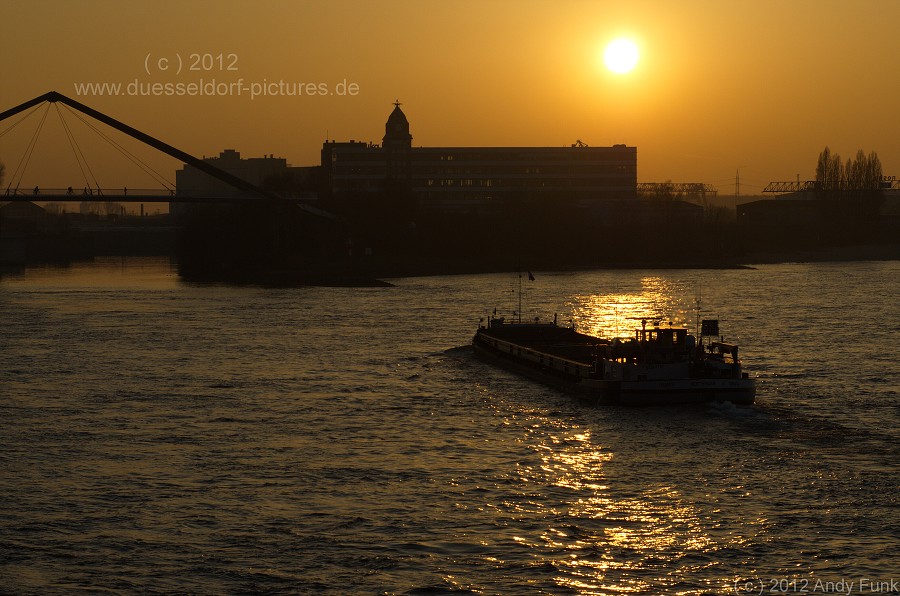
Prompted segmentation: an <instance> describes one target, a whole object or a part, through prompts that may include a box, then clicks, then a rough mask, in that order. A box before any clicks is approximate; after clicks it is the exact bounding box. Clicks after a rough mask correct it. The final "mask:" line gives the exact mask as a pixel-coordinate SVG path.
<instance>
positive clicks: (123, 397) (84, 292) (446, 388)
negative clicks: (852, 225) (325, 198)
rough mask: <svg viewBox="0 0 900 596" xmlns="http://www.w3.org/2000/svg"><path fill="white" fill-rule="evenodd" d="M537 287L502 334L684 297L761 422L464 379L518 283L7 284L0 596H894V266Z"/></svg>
mask: <svg viewBox="0 0 900 596" xmlns="http://www.w3.org/2000/svg"><path fill="white" fill-rule="evenodd" d="M533 273H534V277H535V278H536V279H535V281H528V280H527V277H526V278H525V279H524V280H523V281H522V287H523V293H522V300H523V311H524V312H525V313H526V316H528V317H531V316H542V317H545V318H550V317H552V316H553V314H554V313H557V314H558V316H559V319H560V320H561V321H568V320H572V321H573V322H574V323H575V324H576V325H577V326H578V327H579V329H583V330H588V331H593V332H596V333H604V334H616V333H617V332H618V334H620V335H621V334H625V333H627V332H628V329H629V328H631V327H634V326H635V325H637V324H639V321H638V320H637V319H640V318H642V317H664V318H670V319H673V320H676V321H683V322H687V323H688V324H690V325H693V324H694V323H693V321H694V317H695V314H694V311H693V310H692V309H693V308H694V306H695V304H696V299H697V298H698V297H701V298H702V308H703V312H704V316H718V317H719V318H720V320H721V330H722V332H723V333H724V334H725V336H726V339H728V340H733V341H735V342H737V343H738V344H739V345H740V346H741V354H742V358H743V360H744V367H745V370H746V371H748V372H749V373H750V374H751V376H753V377H756V378H757V379H758V396H757V403H756V404H755V405H753V406H749V407H735V406H732V405H730V404H724V405H704V406H693V407H680V408H639V409H627V408H620V407H613V406H602V407H588V406H585V405H582V404H580V403H578V402H577V401H575V400H574V399H572V398H571V397H570V396H568V395H565V394H562V393H559V392H557V391H556V390H554V389H550V388H547V387H544V386H541V385H538V384H535V383H533V382H531V381H528V380H524V379H521V378H519V377H517V376H515V375H513V374H511V373H508V372H505V371H500V370H496V369H494V368H491V367H490V366H487V365H485V364H483V363H481V362H479V361H477V360H475V359H474V357H473V356H472V354H471V352H470V349H469V347H468V345H469V342H470V341H471V336H472V333H473V332H474V330H475V328H476V326H477V325H478V322H479V318H481V317H486V316H487V315H488V314H489V313H490V312H492V311H493V309H494V308H495V307H496V308H497V309H498V312H507V313H508V312H510V311H512V310H514V309H517V308H518V306H517V302H518V285H519V279H518V277H517V276H516V275H515V274H484V275H460V276H445V277H418V278H403V279H393V280H390V281H391V282H392V283H393V284H394V287H389V288H319V287H308V288H279V289H267V288H260V287H232V286H225V285H197V284H188V283H184V282H182V281H181V280H180V279H179V277H178V275H177V274H176V272H175V270H174V268H173V267H172V266H170V264H169V263H168V262H166V261H165V260H158V259H128V260H100V261H97V262H94V263H86V264H78V265H75V266H73V267H70V268H64V269H55V268H36V269H30V270H28V271H27V272H26V273H24V274H23V275H18V276H6V277H4V278H2V280H0V332H2V335H0V395H2V400H0V412H2V417H3V425H2V428H0V470H2V474H0V499H2V503H3V507H2V509H0V535H2V539H0V584H2V585H3V586H6V587H5V588H3V589H0V591H3V590H7V591H9V592H10V593H15V594H46V593H60V594H62V593H66V594H68V593H79V592H90V593H93V592H113V593H131V592H138V591H140V592H153V593H155V592H166V593H196V594H224V593H250V592H263V593H286V594H306V593H309V594H319V593H333V594H443V593H473V594H663V593H666V594H675V593H679V594H698V595H699V594H735V593H737V594H744V593H754V594H758V593H761V590H763V592H762V593H784V592H788V591H790V590H791V589H792V588H793V590H794V592H799V591H800V589H801V588H805V589H806V590H807V592H808V593H814V588H817V587H820V588H824V587H827V585H828V584H827V582H833V583H832V584H831V585H832V586H836V585H837V584H836V583H834V582H838V581H845V582H847V584H849V583H850V582H854V583H853V584H852V585H853V586H855V588H854V589H855V590H857V591H856V592H854V593H864V589H865V586H866V585H869V586H871V585H875V586H878V587H881V588H884V590H882V591H881V592H880V593H898V592H897V591H894V592H891V591H890V590H898V589H900V555H898V552H900V549H898V546H900V516H898V515H897V511H898V506H900V472H898V462H900V395H898V394H900V366H898V351H900V347H898V343H897V338H898V336H900V308H898V295H900V262H897V261H883V262H858V263H815V264H783V265H760V266H757V267H755V268H752V269H735V270H653V271H586V272H574V273H554V272H543V271H535V272H533ZM865 581H868V582H870V583H869V584H865V583H863V582H865ZM891 581H893V582H894V583H893V584H890V583H889V582H891ZM773 589H775V590H776V591H775V592H772V591H771V590H773ZM819 591H824V590H819ZM845 593H846V592H845ZM865 593H872V592H871V591H868V592H865Z"/></svg>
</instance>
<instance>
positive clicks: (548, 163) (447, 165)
mask: <svg viewBox="0 0 900 596" xmlns="http://www.w3.org/2000/svg"><path fill="white" fill-rule="evenodd" d="M400 105H401V104H400V103H399V102H395V103H394V109H393V111H392V112H391V114H390V116H388V119H387V122H386V123H385V132H384V136H383V137H382V143H381V145H378V144H375V143H371V142H360V141H353V140H351V141H348V142H335V141H332V140H328V141H326V142H325V143H324V144H323V145H322V155H321V168H322V177H321V179H322V187H321V195H320V196H322V197H323V198H327V199H329V200H331V201H334V202H335V203H340V202H342V201H350V200H355V201H375V200H378V198H379V197H383V196H385V195H394V194H398V193H400V194H402V193H406V194H408V195H409V196H410V197H411V198H412V199H413V200H414V202H415V205H416V207H417V208H418V209H419V210H420V211H432V212H490V211H492V210H494V209H504V208H508V207H509V206H510V205H511V202H512V204H514V203H515V202H516V201H536V202H542V203H543V202H554V203H557V204H559V205H560V206H566V207H577V208H587V209H591V208H601V209H603V208H604V204H608V203H609V202H611V201H623V200H629V201H630V200H633V199H635V197H636V188H637V148H635V147H627V146H625V145H613V146H612V147H588V146H586V145H584V144H583V143H580V142H579V143H576V144H574V145H572V146H563V147H413V145H412V139H413V137H412V135H411V134H410V127H409V120H408V119H407V117H406V115H405V114H404V113H403V110H401V108H400Z"/></svg>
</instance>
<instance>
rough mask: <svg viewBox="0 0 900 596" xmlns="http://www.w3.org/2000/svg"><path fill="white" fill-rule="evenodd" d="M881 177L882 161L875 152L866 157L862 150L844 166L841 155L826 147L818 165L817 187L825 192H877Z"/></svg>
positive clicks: (820, 155)
mask: <svg viewBox="0 0 900 596" xmlns="http://www.w3.org/2000/svg"><path fill="white" fill-rule="evenodd" d="M881 177H882V169H881V160H879V159H878V154H877V153H875V152H874V151H872V152H871V153H869V154H868V155H866V154H865V152H864V151H863V150H862V149H860V150H859V151H857V152H856V158H855V159H848V160H847V162H846V164H844V163H842V162H841V157H840V155H838V154H837V153H834V154H832V153H831V150H830V149H829V148H828V147H825V149H824V150H823V151H822V152H821V153H820V154H819V161H818V162H817V163H816V187H817V188H818V189H819V190H823V191H841V190H844V191H862V190H872V191H877V190H878V189H879V188H880V185H881Z"/></svg>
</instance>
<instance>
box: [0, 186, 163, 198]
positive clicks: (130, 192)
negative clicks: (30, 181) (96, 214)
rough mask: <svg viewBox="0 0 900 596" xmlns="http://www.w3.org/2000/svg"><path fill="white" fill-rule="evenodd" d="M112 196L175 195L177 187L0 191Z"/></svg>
mask: <svg viewBox="0 0 900 596" xmlns="http://www.w3.org/2000/svg"><path fill="white" fill-rule="evenodd" d="M107 195H109V196H112V197H122V196H136V197H164V196H173V197H174V196H175V189H170V188H127V187H119V188H90V187H83V188H76V187H73V186H69V187H67V188H43V187H39V186H35V187H34V188H5V189H3V190H2V193H0V196H7V197H24V196H30V197H34V198H36V199H38V200H40V199H41V197H53V198H58V197H66V198H69V197H71V200H72V201H77V200H82V201H102V200H104V197H105V196H107Z"/></svg>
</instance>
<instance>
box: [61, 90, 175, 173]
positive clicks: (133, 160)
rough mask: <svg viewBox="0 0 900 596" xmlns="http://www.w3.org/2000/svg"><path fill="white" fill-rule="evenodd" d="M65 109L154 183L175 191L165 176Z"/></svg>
mask: <svg viewBox="0 0 900 596" xmlns="http://www.w3.org/2000/svg"><path fill="white" fill-rule="evenodd" d="M66 108H67V109H68V110H69V111H70V112H72V114H74V115H75V117H76V118H78V119H79V120H81V121H82V122H83V123H84V124H85V125H87V126H88V127H89V128H90V129H91V130H93V131H94V132H95V133H97V134H98V135H100V136H101V137H103V139H104V140H105V141H106V142H107V143H109V144H110V145H112V146H113V147H115V148H116V149H118V151H119V152H120V153H121V154H122V155H124V156H125V157H126V158H127V159H128V160H129V161H131V163H133V164H134V165H136V166H137V167H139V168H140V169H141V170H143V172H144V173H145V174H147V175H149V176H150V177H151V178H153V179H154V180H155V181H156V182H158V183H160V184H162V185H163V186H164V187H166V189H167V190H170V191H171V190H174V189H175V184H174V183H172V182H169V181H168V180H166V178H165V176H163V175H162V174H160V173H159V172H157V171H156V170H154V169H153V167H152V166H150V165H148V164H146V163H144V162H143V161H142V160H141V159H140V158H139V157H137V156H136V155H134V154H133V153H131V152H130V151H128V150H127V149H125V148H124V147H122V146H121V145H120V144H119V143H117V142H116V141H114V140H113V139H112V138H110V137H109V136H108V135H106V134H104V133H103V131H101V130H100V129H98V128H97V127H96V126H94V125H93V124H91V123H90V122H88V121H87V120H85V119H84V118H83V117H82V116H81V115H80V114H78V113H77V112H75V111H74V110H73V109H72V108H70V107H69V106H66Z"/></svg>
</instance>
